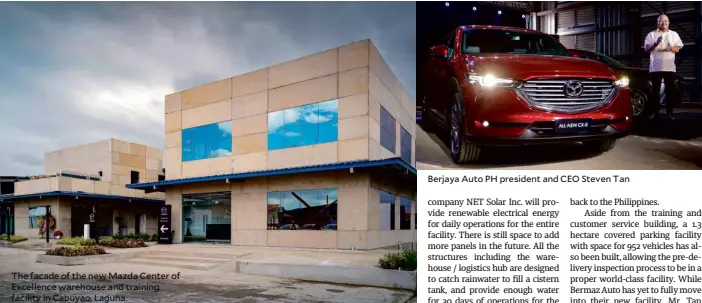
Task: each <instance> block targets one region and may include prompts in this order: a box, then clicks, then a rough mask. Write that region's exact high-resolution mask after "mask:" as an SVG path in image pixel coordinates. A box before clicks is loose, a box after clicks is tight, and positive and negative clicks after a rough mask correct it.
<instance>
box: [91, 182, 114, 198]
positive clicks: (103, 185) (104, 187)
mask: <svg viewBox="0 0 702 303" xmlns="http://www.w3.org/2000/svg"><path fill="white" fill-rule="evenodd" d="M110 186H111V184H110V182H105V181H100V182H95V193H97V194H103V195H109V194H110Z"/></svg>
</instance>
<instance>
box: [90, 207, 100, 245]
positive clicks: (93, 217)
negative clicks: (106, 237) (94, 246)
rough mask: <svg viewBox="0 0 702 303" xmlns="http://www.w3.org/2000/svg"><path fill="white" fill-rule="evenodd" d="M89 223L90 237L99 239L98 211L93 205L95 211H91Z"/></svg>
mask: <svg viewBox="0 0 702 303" xmlns="http://www.w3.org/2000/svg"><path fill="white" fill-rule="evenodd" d="M88 224H90V235H88V236H89V237H90V238H92V239H95V241H98V235H99V233H98V230H97V229H98V224H97V213H95V208H94V207H93V211H92V212H90V216H88Z"/></svg>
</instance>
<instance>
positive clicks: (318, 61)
mask: <svg viewBox="0 0 702 303" xmlns="http://www.w3.org/2000/svg"><path fill="white" fill-rule="evenodd" d="M337 70H338V51H337V49H331V50H328V51H324V52H321V53H316V54H313V55H309V56H306V57H302V58H300V59H296V60H293V61H288V62H285V63H281V64H278V65H275V66H272V67H269V68H268V88H269V89H272V88H276V87H280V86H285V85H290V84H293V83H297V82H301V81H305V80H309V79H314V78H319V77H322V76H326V75H330V74H333V73H336V72H337Z"/></svg>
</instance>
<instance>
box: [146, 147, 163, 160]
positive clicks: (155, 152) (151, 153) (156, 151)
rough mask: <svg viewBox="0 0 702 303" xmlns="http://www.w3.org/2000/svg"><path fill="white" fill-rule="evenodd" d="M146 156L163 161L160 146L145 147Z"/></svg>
mask: <svg viewBox="0 0 702 303" xmlns="http://www.w3.org/2000/svg"><path fill="white" fill-rule="evenodd" d="M146 158H147V159H156V160H159V161H163V151H162V150H161V149H160V148H155V147H150V146H147V147H146Z"/></svg>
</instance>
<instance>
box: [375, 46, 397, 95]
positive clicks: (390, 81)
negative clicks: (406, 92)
mask: <svg viewBox="0 0 702 303" xmlns="http://www.w3.org/2000/svg"><path fill="white" fill-rule="evenodd" d="M369 61H370V62H369V63H370V64H369V66H370V70H371V71H372V72H374V73H375V74H376V75H377V76H378V77H379V78H380V80H381V81H382V82H383V83H384V84H385V86H386V87H387V88H388V90H389V91H390V93H391V94H392V96H393V97H394V98H395V99H397V100H400V90H401V89H400V87H401V85H400V81H399V80H398V79H397V77H396V76H395V74H394V73H393V71H392V69H391V68H390V66H389V65H388V64H387V62H385V60H384V59H383V57H382V55H381V54H380V53H379V52H378V49H377V48H376V47H375V45H372V44H371V47H370V60H369ZM398 104H399V103H398Z"/></svg>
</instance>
